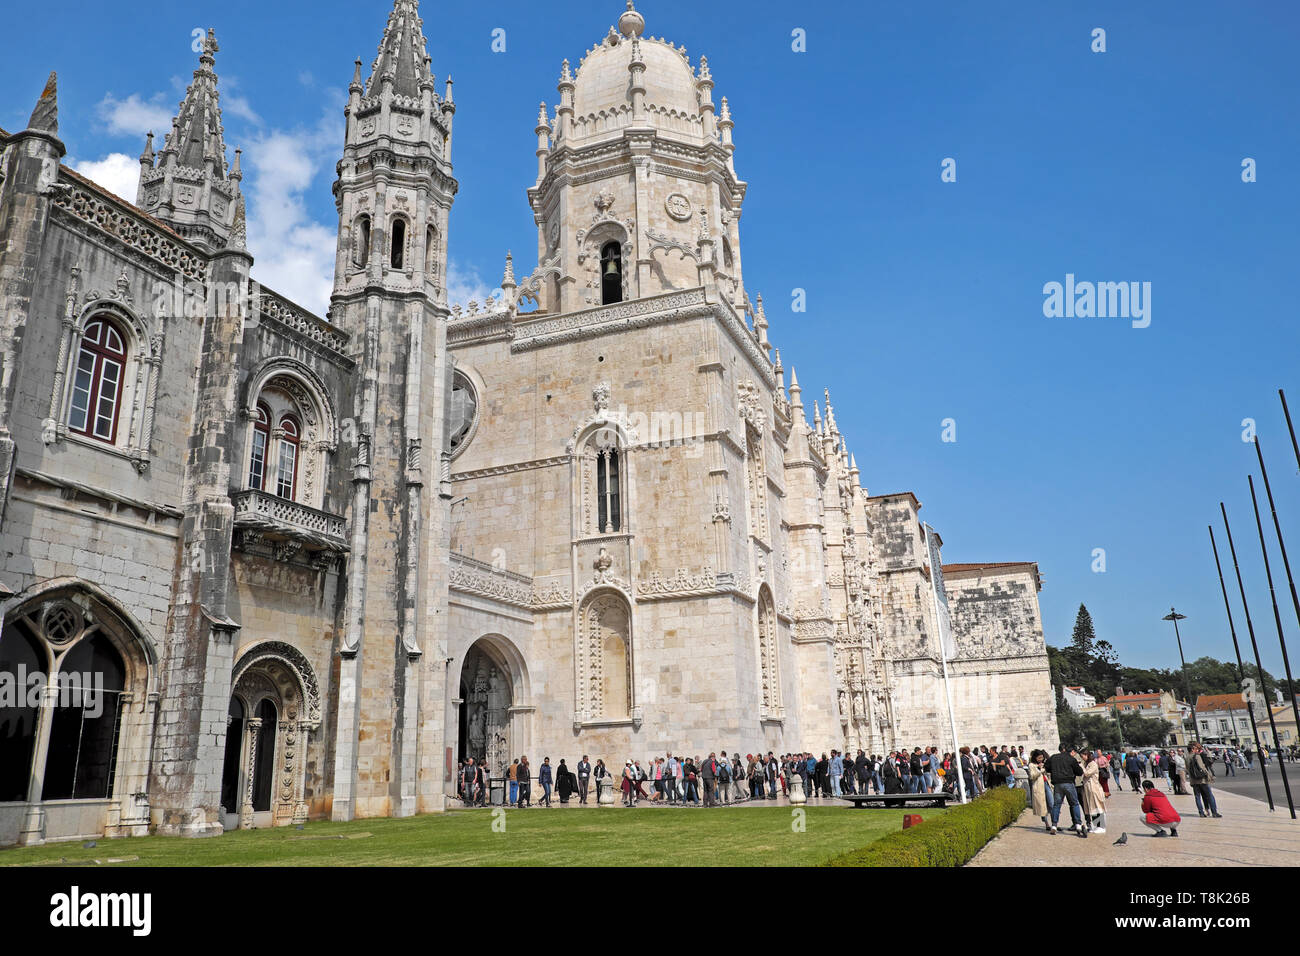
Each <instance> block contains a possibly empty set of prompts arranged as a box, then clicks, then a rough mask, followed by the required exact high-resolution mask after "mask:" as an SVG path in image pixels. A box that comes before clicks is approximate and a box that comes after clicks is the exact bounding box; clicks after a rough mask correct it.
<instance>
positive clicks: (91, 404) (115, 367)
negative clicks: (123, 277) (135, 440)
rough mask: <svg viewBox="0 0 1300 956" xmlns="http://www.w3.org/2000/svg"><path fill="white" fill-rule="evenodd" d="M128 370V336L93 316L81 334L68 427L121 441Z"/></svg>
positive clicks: (95, 436)
mask: <svg viewBox="0 0 1300 956" xmlns="http://www.w3.org/2000/svg"><path fill="white" fill-rule="evenodd" d="M125 370H126V340H125V338H124V337H123V336H122V333H121V331H120V330H119V329H118V328H117V326H116V325H114V324H113V323H112V322H110V321H108V320H107V319H98V318H97V319H91V320H90V321H89V322H87V323H86V328H85V331H84V332H82V335H81V348H80V350H79V351H78V352H77V368H76V373H75V374H74V375H73V379H72V403H71V407H70V408H69V410H68V428H69V429H70V430H72V431H74V432H76V433H77V434H79V435H85V436H86V437H87V438H95V439H98V440H99V441H104V442H108V443H109V444H112V443H113V442H115V441H117V419H118V412H119V411H120V409H121V404H122V378H123V373H124V372H125Z"/></svg>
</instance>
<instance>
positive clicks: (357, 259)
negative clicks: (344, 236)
mask: <svg viewBox="0 0 1300 956" xmlns="http://www.w3.org/2000/svg"><path fill="white" fill-rule="evenodd" d="M369 262H370V217H369V216H364V215H363V216H358V217H357V223H356V226H355V227H354V228H353V237H352V264H353V265H354V266H357V267H358V268H361V269H364V268H365V267H366V265H367V263H369Z"/></svg>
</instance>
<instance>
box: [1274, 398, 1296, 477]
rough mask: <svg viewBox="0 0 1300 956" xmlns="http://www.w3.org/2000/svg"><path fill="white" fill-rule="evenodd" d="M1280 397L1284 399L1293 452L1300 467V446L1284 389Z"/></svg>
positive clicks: (1283, 409)
mask: <svg viewBox="0 0 1300 956" xmlns="http://www.w3.org/2000/svg"><path fill="white" fill-rule="evenodd" d="M1277 394H1278V396H1279V397H1280V398H1281V399H1282V411H1283V413H1284V414H1285V415H1286V428H1287V431H1289V432H1290V433H1291V450H1292V451H1294V452H1295V463H1296V466H1297V467H1300V445H1298V444H1296V440H1295V426H1294V425H1292V424H1291V409H1289V408H1287V407H1286V392H1284V391H1282V389H1280V388H1279V389H1278V390H1277Z"/></svg>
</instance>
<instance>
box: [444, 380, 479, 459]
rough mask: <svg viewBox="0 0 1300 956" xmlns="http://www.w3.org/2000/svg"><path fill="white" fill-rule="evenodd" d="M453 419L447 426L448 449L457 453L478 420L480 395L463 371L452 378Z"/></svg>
mask: <svg viewBox="0 0 1300 956" xmlns="http://www.w3.org/2000/svg"><path fill="white" fill-rule="evenodd" d="M449 411H450V414H451V421H450V422H449V423H448V426H447V451H448V452H450V453H451V454H452V455H455V454H456V453H457V452H459V451H460V449H461V448H463V447H464V445H465V443H466V442H467V441H469V439H470V436H471V435H472V434H473V433H474V425H475V423H476V422H477V420H478V396H477V395H475V394H474V387H473V386H472V385H471V384H470V381H469V379H468V378H466V377H465V375H464V374H463V373H461V372H456V373H454V374H453V376H452V380H451V408H450V410H449Z"/></svg>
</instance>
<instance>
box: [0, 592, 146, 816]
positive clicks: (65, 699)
mask: <svg viewBox="0 0 1300 956" xmlns="http://www.w3.org/2000/svg"><path fill="white" fill-rule="evenodd" d="M113 626H114V627H116V623H114V625H113ZM108 627H109V622H108V621H107V620H105V619H101V618H100V617H99V616H98V613H97V611H88V610H85V609H83V608H82V607H81V606H80V605H79V604H77V603H74V602H73V601H71V600H66V599H57V598H56V599H54V600H49V599H44V600H39V601H36V602H34V603H32V604H29V605H27V606H25V607H22V608H19V609H16V610H13V611H10V613H9V614H8V616H7V618H6V620H5V625H4V631H3V633H2V634H0V682H3V683H4V684H5V685H6V686H9V687H11V688H16V689H17V690H18V693H17V694H10V695H7V696H3V697H0V802H14V801H23V800H27V799H28V798H29V797H31V798H34V799H37V800H103V799H107V798H109V797H111V796H113V793H114V783H115V781H116V779H117V777H118V774H119V767H118V756H119V752H120V750H121V745H122V740H121V738H122V736H123V722H124V720H125V719H126V717H127V711H126V709H125V708H124V706H123V705H124V702H125V699H126V697H127V693H126V692H127V690H128V685H129V684H131V683H134V684H136V685H137V686H136V690H139V689H140V687H139V684H140V683H141V681H142V678H143V675H144V673H145V671H146V667H147V665H145V664H144V663H143V660H142V657H141V654H140V653H139V651H138V650H137V649H136V648H135V647H134V645H133V643H132V641H133V639H132V638H131V637H130V636H128V635H126V634H122V633H118V632H116V631H115V632H114V634H113V635H111V634H110V633H109V630H108ZM125 654H129V655H131V656H130V661H131V666H130V667H128V658H127V657H126V656H124V655H125ZM50 674H55V675H56V676H54V677H53V678H52V679H50V678H47V676H46V675H50ZM132 675H134V676H132ZM47 694H48V695H50V696H49V697H48V698H47V697H46V695H47ZM43 699H45V700H46V701H47V702H46V705H45V706H42V700H43ZM47 722H48V723H47ZM43 724H47V726H46V727H45V729H44V730H42V725H43ZM136 729H137V731H138V730H139V729H140V728H139V727H137V728H136ZM42 746H43V747H44V752H43V753H38V752H37V751H38V748H39V747H42ZM128 773H129V771H128ZM33 774H40V776H38V777H35V778H34V777H33ZM134 783H138V782H134Z"/></svg>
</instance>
